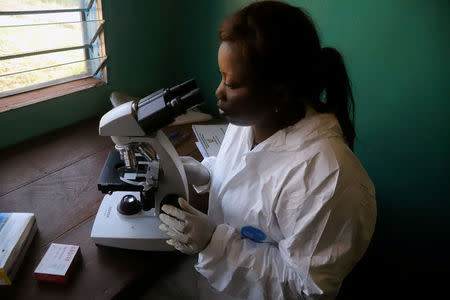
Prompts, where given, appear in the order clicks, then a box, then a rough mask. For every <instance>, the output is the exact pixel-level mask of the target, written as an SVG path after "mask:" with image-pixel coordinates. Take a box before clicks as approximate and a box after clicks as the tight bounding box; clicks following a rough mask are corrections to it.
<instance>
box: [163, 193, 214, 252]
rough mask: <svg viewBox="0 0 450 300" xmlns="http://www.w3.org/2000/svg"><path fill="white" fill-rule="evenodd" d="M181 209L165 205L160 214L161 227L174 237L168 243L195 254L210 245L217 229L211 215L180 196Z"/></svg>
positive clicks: (182, 250)
mask: <svg viewBox="0 0 450 300" xmlns="http://www.w3.org/2000/svg"><path fill="white" fill-rule="evenodd" d="M178 203H179V204H180V207H181V209H179V208H176V207H175V206H172V205H167V204H165V205H163V206H162V207H161V209H162V211H163V212H165V214H164V213H161V214H160V215H159V218H160V220H161V222H162V224H161V225H160V226H159V229H161V230H162V231H164V232H165V233H167V235H168V236H170V237H171V238H172V239H170V240H168V241H167V243H168V244H169V245H171V246H173V247H175V249H177V250H179V251H181V252H183V253H185V254H195V253H198V252H200V251H202V250H203V249H205V247H206V246H207V245H208V243H209V241H210V240H211V237H212V235H213V233H214V231H215V229H216V224H215V223H214V221H212V220H211V219H210V217H209V216H208V215H206V214H204V213H202V212H200V211H199V210H197V209H195V208H194V207H192V206H191V205H189V203H188V202H187V201H186V200H184V199H183V198H178Z"/></svg>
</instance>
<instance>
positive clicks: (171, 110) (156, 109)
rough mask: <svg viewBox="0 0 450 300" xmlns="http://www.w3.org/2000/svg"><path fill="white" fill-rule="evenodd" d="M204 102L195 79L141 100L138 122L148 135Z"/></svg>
mask: <svg viewBox="0 0 450 300" xmlns="http://www.w3.org/2000/svg"><path fill="white" fill-rule="evenodd" d="M202 102H203V97H202V95H201V93H200V90H199V89H198V88H197V84H196V83H195V80H194V79H190V80H188V81H186V82H183V83H181V84H179V85H176V86H174V87H172V88H169V89H162V90H159V91H157V92H155V93H153V94H150V95H149V96H147V97H144V98H142V99H141V100H139V102H138V104H137V111H136V112H137V121H138V123H139V126H140V127H141V128H142V129H143V130H144V131H145V133H146V134H150V133H153V132H155V131H157V130H158V129H161V128H163V127H164V126H167V125H169V124H170V123H172V122H173V121H174V120H175V118H176V117H178V116H179V115H181V114H184V113H186V110H187V109H189V108H191V107H194V106H196V105H198V104H200V103H202Z"/></svg>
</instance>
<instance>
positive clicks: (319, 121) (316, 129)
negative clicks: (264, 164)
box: [247, 112, 342, 153]
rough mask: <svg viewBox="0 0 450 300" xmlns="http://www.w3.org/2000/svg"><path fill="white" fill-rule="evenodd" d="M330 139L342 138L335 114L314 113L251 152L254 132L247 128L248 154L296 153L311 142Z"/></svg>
mask: <svg viewBox="0 0 450 300" xmlns="http://www.w3.org/2000/svg"><path fill="white" fill-rule="evenodd" d="M330 137H342V129H341V127H340V125H339V122H338V120H337V119H336V117H335V116H334V115H333V114H328V113H324V114H319V113H315V112H312V113H310V114H307V115H306V116H305V117H304V118H303V119H301V120H300V121H298V122H297V123H295V124H294V125H292V126H288V127H286V128H283V129H280V130H278V131H277V132H275V133H274V134H273V135H272V136H270V137H269V138H267V139H266V140H264V141H263V142H261V143H259V144H258V145H256V146H255V147H254V148H253V149H252V150H251V144H252V141H253V132H252V128H251V127H247V138H248V140H247V143H248V145H249V148H248V151H249V152H248V153H256V152H260V151H269V152H280V151H296V150H299V149H300V148H304V147H306V146H307V145H309V144H310V143H311V142H314V141H316V140H319V139H324V138H330Z"/></svg>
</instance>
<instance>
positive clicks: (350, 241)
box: [195, 114, 376, 299]
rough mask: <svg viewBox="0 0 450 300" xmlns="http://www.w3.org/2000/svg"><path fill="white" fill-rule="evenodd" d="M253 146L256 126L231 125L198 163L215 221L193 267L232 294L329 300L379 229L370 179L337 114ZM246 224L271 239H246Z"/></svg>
mask: <svg viewBox="0 0 450 300" xmlns="http://www.w3.org/2000/svg"><path fill="white" fill-rule="evenodd" d="M252 141H253V132H252V129H251V127H240V126H234V125H229V126H228V129H227V132H226V135H225V137H224V140H223V143H222V146H221V148H220V151H219V153H218V155H217V158H215V157H210V158H207V159H205V160H204V161H203V162H202V163H203V164H204V165H205V166H207V167H208V168H209V170H210V173H211V180H210V187H209V192H210V196H209V209H208V214H209V215H210V216H211V217H212V218H213V219H214V220H215V221H216V223H217V224H219V225H218V226H217V228H216V230H215V232H214V234H213V236H212V238H211V241H210V243H209V245H208V246H207V247H206V248H205V249H204V250H203V251H202V252H200V253H199V258H198V263H197V265H196V266H195V268H196V269H197V271H198V272H199V273H200V274H202V275H203V276H204V277H205V278H206V279H207V280H208V282H209V284H210V285H211V286H212V287H213V288H214V289H215V290H217V291H219V292H221V293H222V294H227V295H231V296H233V297H239V298H244V299H333V298H334V297H335V296H336V294H337V292H338V290H339V287H340V285H341V283H342V280H343V279H344V277H345V276H346V275H347V274H348V273H349V272H350V270H351V269H352V268H353V267H354V266H355V264H356V263H357V262H358V260H359V259H360V258H361V257H362V255H363V253H364V252H365V250H366V249H367V246H368V244H369V241H370V239H371V237H372V234H373V231H374V227H375V221H376V203H375V189H374V186H373V184H372V181H371V180H370V178H369V176H368V175H367V173H366V172H365V171H364V169H363V167H362V166H361V164H360V163H359V161H358V159H357V158H356V157H355V155H354V154H353V153H352V151H351V150H350V149H349V148H348V147H347V145H346V144H345V143H344V140H343V137H342V130H341V128H340V126H339V123H338V121H337V120H336V118H335V116H334V115H332V114H314V115H312V116H307V117H305V118H304V119H302V120H300V121H299V122H298V123H296V124H295V125H293V126H290V127H288V128H285V129H282V130H279V131H278V132H276V133H275V134H274V135H272V136H271V137H269V138H268V139H267V140H265V141H264V142H262V143H260V144H258V145H257V146H256V147H255V148H254V149H251V146H252ZM246 225H251V226H254V227H257V228H259V229H261V230H262V231H264V233H266V234H267V235H268V236H269V237H270V238H271V239H272V240H274V241H275V243H257V242H254V241H252V240H249V239H246V238H243V237H242V236H241V234H240V228H242V227H243V226H246ZM226 298H227V299H228V296H227V297H226Z"/></svg>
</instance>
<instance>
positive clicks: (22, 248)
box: [0, 213, 37, 285]
mask: <svg viewBox="0 0 450 300" xmlns="http://www.w3.org/2000/svg"><path fill="white" fill-rule="evenodd" d="M36 231H37V225H36V219H35V217H34V214H32V213H0V285H10V284H11V281H12V280H13V278H14V276H15V274H16V273H17V270H18V269H19V267H20V264H21V262H22V260H23V257H24V256H25V252H26V251H27V250H28V248H29V246H30V244H31V241H32V240H33V237H34V234H35V233H36Z"/></svg>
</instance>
